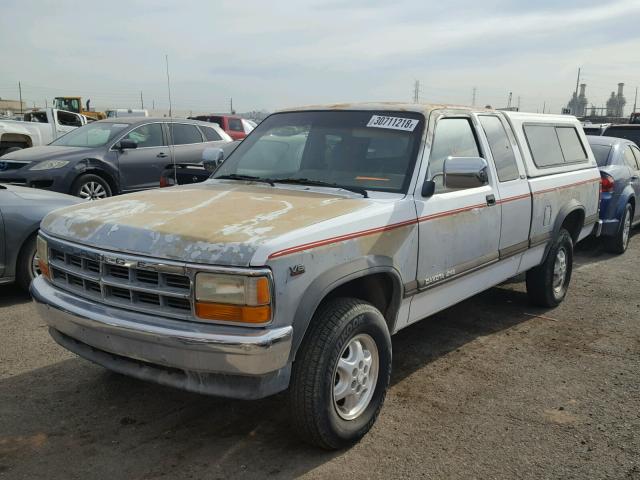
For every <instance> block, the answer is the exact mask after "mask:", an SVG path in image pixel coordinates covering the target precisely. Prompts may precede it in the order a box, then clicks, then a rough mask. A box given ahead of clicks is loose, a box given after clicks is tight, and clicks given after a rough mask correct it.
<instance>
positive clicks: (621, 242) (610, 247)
mask: <svg viewBox="0 0 640 480" xmlns="http://www.w3.org/2000/svg"><path fill="white" fill-rule="evenodd" d="M632 219H633V208H631V205H630V204H628V203H627V204H626V205H625V207H624V212H623V213H622V218H621V219H620V227H619V228H618V231H617V232H616V234H615V236H613V237H609V238H607V239H606V240H605V243H604V246H605V248H606V249H607V251H609V252H611V253H618V254H619V253H624V252H625V251H626V250H627V247H628V246H629V238H630V237H631V222H632Z"/></svg>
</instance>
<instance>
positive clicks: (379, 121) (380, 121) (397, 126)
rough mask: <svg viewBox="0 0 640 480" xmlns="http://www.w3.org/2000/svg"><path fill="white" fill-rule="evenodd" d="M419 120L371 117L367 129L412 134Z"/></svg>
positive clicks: (380, 116) (382, 116)
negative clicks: (400, 131) (388, 129)
mask: <svg viewBox="0 0 640 480" xmlns="http://www.w3.org/2000/svg"><path fill="white" fill-rule="evenodd" d="M419 121H420V120H416V119H414V118H402V117H387V116H385V115H373V116H372V117H371V120H369V123H367V127H373V128H391V129H393V130H404V131H406V132H413V130H414V129H415V128H416V125H418V122H419Z"/></svg>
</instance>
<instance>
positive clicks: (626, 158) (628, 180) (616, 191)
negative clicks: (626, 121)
mask: <svg viewBox="0 0 640 480" xmlns="http://www.w3.org/2000/svg"><path fill="white" fill-rule="evenodd" d="M587 139H588V140H589V144H590V145H591V150H592V151H593V154H594V156H595V157H596V161H597V162H598V166H599V167H600V177H601V180H600V185H601V191H602V194H601V197H600V219H601V220H602V233H601V235H602V236H603V237H604V241H605V246H606V247H607V250H609V251H611V252H614V253H624V251H625V250H626V249H627V246H628V245H629V236H630V233H631V227H633V226H634V225H635V224H638V223H640V209H638V208H637V205H638V204H637V200H638V198H640V149H639V148H638V147H637V146H636V144H635V143H634V142H632V141H629V140H624V139H621V138H613V137H597V136H588V137H587Z"/></svg>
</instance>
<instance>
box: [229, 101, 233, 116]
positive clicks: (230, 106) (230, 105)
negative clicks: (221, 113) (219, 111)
mask: <svg viewBox="0 0 640 480" xmlns="http://www.w3.org/2000/svg"><path fill="white" fill-rule="evenodd" d="M229 113H231V115H233V97H231V98H230V99H229Z"/></svg>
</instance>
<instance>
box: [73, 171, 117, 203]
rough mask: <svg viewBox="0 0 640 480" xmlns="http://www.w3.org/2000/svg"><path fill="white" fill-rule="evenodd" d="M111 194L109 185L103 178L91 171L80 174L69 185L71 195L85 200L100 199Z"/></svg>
mask: <svg viewBox="0 0 640 480" xmlns="http://www.w3.org/2000/svg"><path fill="white" fill-rule="evenodd" d="M111 194H112V193H111V187H109V184H108V183H107V182H106V181H105V179H104V178H102V177H100V176H98V175H94V174H91V173H90V174H85V175H80V176H79V177H78V178H77V179H76V181H75V182H73V186H72V187H71V195H75V196H76V197H80V198H84V199H85V200H100V199H102V198H107V197H110V196H111Z"/></svg>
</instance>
